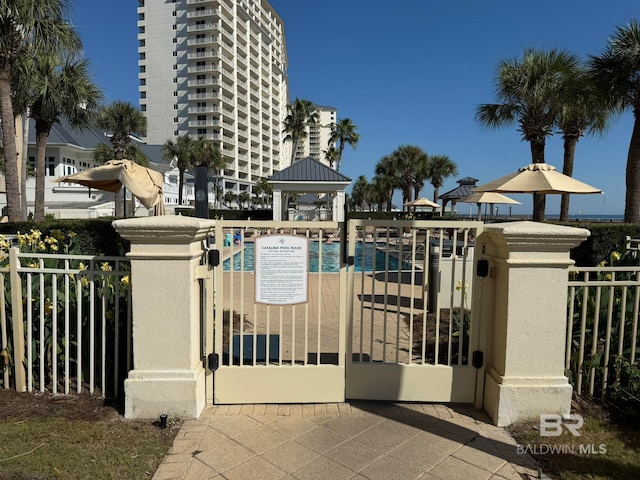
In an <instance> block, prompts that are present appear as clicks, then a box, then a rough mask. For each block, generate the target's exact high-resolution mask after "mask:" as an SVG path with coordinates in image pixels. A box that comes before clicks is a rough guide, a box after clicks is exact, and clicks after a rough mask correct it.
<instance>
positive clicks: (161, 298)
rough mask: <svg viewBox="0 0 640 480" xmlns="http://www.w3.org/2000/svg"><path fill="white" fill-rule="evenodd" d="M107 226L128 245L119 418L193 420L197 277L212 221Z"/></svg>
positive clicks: (201, 399)
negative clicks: (128, 328)
mask: <svg viewBox="0 0 640 480" xmlns="http://www.w3.org/2000/svg"><path fill="white" fill-rule="evenodd" d="M113 225H114V227H115V229H116V231H117V232H118V233H119V234H120V235H121V236H122V237H123V238H125V239H126V240H129V241H130V242H131V249H130V252H129V253H128V254H127V256H128V257H129V258H130V260H131V282H132V283H131V286H132V297H133V370H132V371H130V372H129V376H128V378H127V380H125V417H126V418H157V417H158V415H160V414H162V413H166V414H167V415H170V416H178V417H181V418H197V417H198V415H200V412H201V411H202V409H203V408H204V406H205V396H206V389H205V368H204V365H203V360H202V358H201V354H200V306H199V301H200V298H199V288H198V279H197V276H196V269H197V266H198V265H199V264H200V260H201V255H202V243H201V242H202V240H204V239H205V238H206V237H207V236H208V235H209V232H212V230H213V227H214V225H215V221H214V220H204V219H196V218H191V217H182V216H172V215H166V216H158V217H146V218H131V219H126V220H116V221H115V222H113Z"/></svg>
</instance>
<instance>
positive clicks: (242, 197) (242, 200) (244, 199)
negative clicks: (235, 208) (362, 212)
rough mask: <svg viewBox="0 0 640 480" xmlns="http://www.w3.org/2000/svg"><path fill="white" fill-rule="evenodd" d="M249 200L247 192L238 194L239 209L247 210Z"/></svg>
mask: <svg viewBox="0 0 640 480" xmlns="http://www.w3.org/2000/svg"><path fill="white" fill-rule="evenodd" d="M250 200H251V195H249V192H247V191H246V190H244V191H242V192H240V193H239V194H238V203H239V204H240V207H241V208H247V204H248V203H249V201H250Z"/></svg>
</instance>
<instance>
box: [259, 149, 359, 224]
mask: <svg viewBox="0 0 640 480" xmlns="http://www.w3.org/2000/svg"><path fill="white" fill-rule="evenodd" d="M267 182H268V183H269V184H270V185H271V186H272V187H273V219H274V220H275V221H281V220H283V219H286V218H287V216H286V213H287V212H286V208H287V201H286V200H287V198H288V196H289V195H290V194H305V193H316V194H317V193H325V194H328V195H332V196H333V201H332V216H331V218H332V219H333V220H334V221H338V222H342V221H344V204H345V190H346V188H347V187H348V186H349V185H350V184H351V179H350V178H349V177H346V176H345V175H342V174H341V173H340V172H337V171H335V170H334V169H333V168H330V167H328V166H326V165H324V164H322V163H320V162H319V161H317V160H315V159H313V158H311V157H307V158H305V159H303V160H300V161H298V162H296V163H294V164H293V165H290V166H288V167H287V168H285V169H284V170H280V171H279V172H278V173H275V174H273V175H271V176H270V177H269V178H268V179H267ZM283 198H284V201H283Z"/></svg>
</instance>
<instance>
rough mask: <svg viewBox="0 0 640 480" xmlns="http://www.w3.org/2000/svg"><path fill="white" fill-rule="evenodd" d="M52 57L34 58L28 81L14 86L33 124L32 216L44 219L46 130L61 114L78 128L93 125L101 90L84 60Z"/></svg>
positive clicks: (21, 105) (17, 102)
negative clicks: (34, 141)
mask: <svg viewBox="0 0 640 480" xmlns="http://www.w3.org/2000/svg"><path fill="white" fill-rule="evenodd" d="M54 60H55V59H54V58H51V57H44V56H43V57H40V58H37V59H34V61H33V65H32V68H31V76H30V77H29V82H28V84H23V85H20V87H22V88H20V87H18V88H17V89H16V106H20V109H21V111H27V110H28V111H29V116H30V117H31V118H33V119H34V120H35V127H36V150H37V156H36V169H35V172H36V191H35V209H34V219H35V220H36V221H40V220H44V190H45V171H46V164H45V157H46V155H45V153H46V148H47V142H48V139H49V133H50V132H51V128H52V127H53V125H54V124H55V123H58V122H59V121H60V118H61V117H62V116H64V117H66V118H67V119H68V120H69V123H70V124H71V125H72V126H74V127H76V128H80V129H86V128H88V127H90V126H91V125H94V120H95V116H96V113H97V112H98V109H99V107H100V100H101V99H102V92H101V91H100V89H99V88H98V87H97V86H96V85H95V84H94V83H93V82H92V81H91V78H90V75H89V63H88V61H87V60H81V59H75V58H71V57H67V58H66V59H65V60H64V61H63V62H62V65H57V62H55V61H54Z"/></svg>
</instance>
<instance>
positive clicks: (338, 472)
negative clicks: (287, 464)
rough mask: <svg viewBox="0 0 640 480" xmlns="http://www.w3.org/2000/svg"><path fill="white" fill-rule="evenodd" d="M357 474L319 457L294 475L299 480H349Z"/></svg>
mask: <svg viewBox="0 0 640 480" xmlns="http://www.w3.org/2000/svg"><path fill="white" fill-rule="evenodd" d="M354 474H355V472H353V471H351V470H349V469H348V468H346V467H343V466H342V465H340V464H339V463H337V462H334V461H333V460H330V459H328V458H325V457H318V458H316V459H315V460H314V461H312V462H311V463H308V464H307V465H305V466H303V467H301V468H300V469H298V470H296V471H295V472H294V473H293V476H294V477H295V478H297V479H298V480H328V479H331V480H347V479H350V478H352V477H353V475H354Z"/></svg>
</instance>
